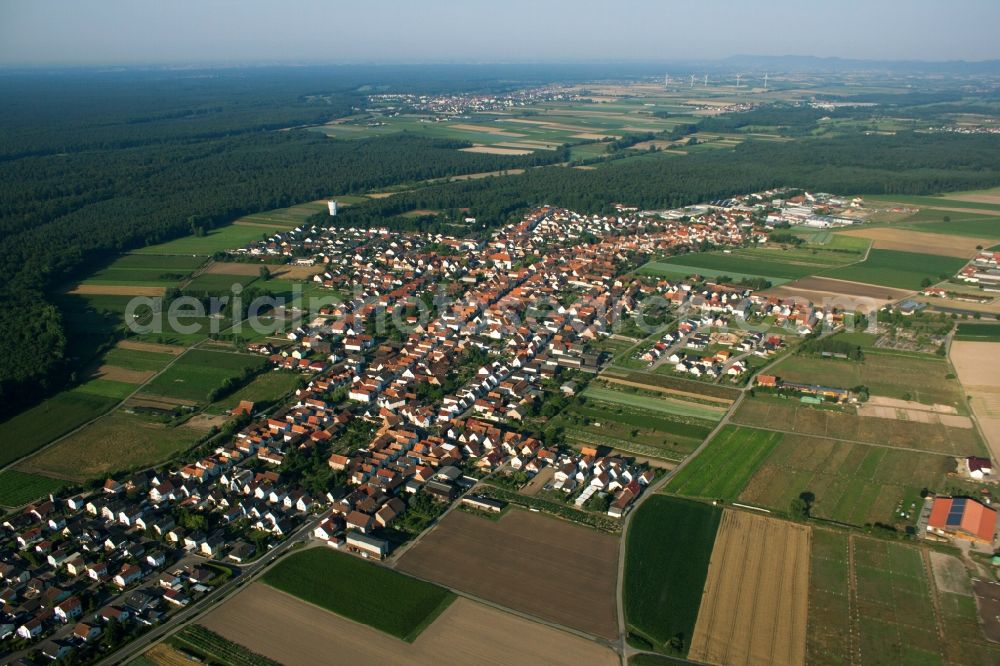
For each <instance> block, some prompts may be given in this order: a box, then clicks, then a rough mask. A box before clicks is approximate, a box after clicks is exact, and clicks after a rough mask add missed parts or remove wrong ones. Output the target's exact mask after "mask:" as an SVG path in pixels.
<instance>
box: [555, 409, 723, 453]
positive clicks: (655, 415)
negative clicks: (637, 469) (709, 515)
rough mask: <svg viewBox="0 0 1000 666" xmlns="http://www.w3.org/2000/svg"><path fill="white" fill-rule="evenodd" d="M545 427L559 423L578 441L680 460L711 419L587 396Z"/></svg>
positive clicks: (699, 439)
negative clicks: (676, 415)
mask: <svg viewBox="0 0 1000 666" xmlns="http://www.w3.org/2000/svg"><path fill="white" fill-rule="evenodd" d="M548 427H550V428H551V427H562V428H563V429H564V432H565V435H566V437H567V438H568V439H570V440H573V441H576V442H580V443H581V444H587V445H599V446H611V447H614V448H615V449H618V450H620V451H623V452H627V453H632V454H635V455H645V456H652V457H655V458H664V459H667V460H681V459H682V458H684V457H685V456H686V455H688V454H689V453H691V451H693V450H694V449H695V448H697V446H698V444H700V443H701V442H702V440H704V439H705V437H707V436H708V433H709V432H711V430H712V423H711V422H710V421H703V420H701V419H693V418H683V417H673V416H670V415H665V414H663V413H662V412H651V411H649V410H645V409H641V408H638V407H632V406H629V405H622V404H618V403H615V404H612V403H606V402H602V401H598V400H588V401H587V403H586V404H584V405H572V406H571V407H570V408H569V409H567V410H565V411H564V412H562V413H561V414H559V415H558V416H557V417H555V418H554V419H552V420H551V421H549V424H548Z"/></svg>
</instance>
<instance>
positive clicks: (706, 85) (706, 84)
mask: <svg viewBox="0 0 1000 666" xmlns="http://www.w3.org/2000/svg"><path fill="white" fill-rule="evenodd" d="M705 87H706V88H707V87H708V74H706V75H705Z"/></svg>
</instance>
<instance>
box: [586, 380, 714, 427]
mask: <svg viewBox="0 0 1000 666" xmlns="http://www.w3.org/2000/svg"><path fill="white" fill-rule="evenodd" d="M583 395H584V396H585V397H587V398H588V399H592V400H600V401H603V402H608V403H612V404H621V405H629V406H632V407H638V408H640V409H646V410H649V411H651V412H661V413H663V414H673V415H675V416H685V417H689V418H696V419H704V420H706V421H713V422H714V421H718V420H719V419H721V418H722V416H723V414H725V409H723V408H721V407H712V406H708V405H703V404H700V403H696V402H688V401H686V400H678V399H676V398H669V397H666V396H663V397H659V396H657V397H653V396H647V395H640V394H638V393H630V392H627V391H619V390H616V389H611V388H603V387H600V386H588V387H587V388H586V390H584V392H583Z"/></svg>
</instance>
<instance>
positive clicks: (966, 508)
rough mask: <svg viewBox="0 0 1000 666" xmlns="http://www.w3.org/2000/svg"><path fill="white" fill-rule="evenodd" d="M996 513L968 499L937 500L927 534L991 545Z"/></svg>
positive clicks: (950, 498)
mask: <svg viewBox="0 0 1000 666" xmlns="http://www.w3.org/2000/svg"><path fill="white" fill-rule="evenodd" d="M996 527H997V512H996V511H995V510H993V509H991V508H989V507H988V506H985V505H983V504H980V503H979V502H977V501H976V500H974V499H969V498H967V497H936V498H935V499H934V505H933V506H932V507H931V515H930V518H929V519H928V521H927V531H928V532H932V533H934V534H939V535H942V536H949V537H955V538H958V539H966V540H968V541H974V542H976V543H992V542H993V534H994V533H995V532H996Z"/></svg>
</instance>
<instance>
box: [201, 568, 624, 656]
mask: <svg viewBox="0 0 1000 666" xmlns="http://www.w3.org/2000/svg"><path fill="white" fill-rule="evenodd" d="M200 624H202V625H204V626H205V627H207V628H208V629H211V630H212V631H214V632H216V633H218V634H220V635H222V636H224V637H225V638H228V639H229V640H231V641H234V642H236V643H239V644H241V645H243V646H244V647H247V648H249V649H250V650H252V651H254V652H256V653H258V654H262V655H264V656H266V657H270V658H271V659H274V660H276V661H280V662H281V663H282V664H285V665H286V666H296V665H298V664H302V665H303V666H306V665H308V666H312V665H313V664H328V663H331V655H333V654H334V652H331V650H334V651H335V655H336V662H337V663H342V664H379V665H381V664H429V665H430V664H498V665H500V664H565V665H566V666H573V665H575V664H598V665H600V664H606V665H607V666H612V665H615V664H618V663H619V661H618V656H617V655H616V654H615V653H614V652H613V651H612V650H611V649H610V648H607V647H604V646H602V645H601V644H599V643H596V642H594V641H589V640H587V639H585V638H580V637H578V636H573V635H571V634H568V633H564V632H562V631H559V630H557V629H553V628H551V627H547V626H544V625H541V624H536V623H534V622H531V621H529V620H525V619H522V618H520V617H517V616H515V615H511V614H509V613H505V612H503V611H500V610H496V609H494V608H490V607H488V606H484V605H482V604H478V603H476V602H474V601H470V600H469V599H466V598H462V597H460V598H458V599H456V600H455V601H454V603H452V604H451V605H450V606H448V608H447V609H446V610H445V611H444V612H443V613H442V614H441V616H440V617H438V618H437V619H436V620H435V621H434V622H433V623H432V624H431V626H429V627H428V628H427V629H425V630H424V632H423V633H421V634H420V636H418V637H417V639H416V640H415V641H414V642H413V643H406V642H404V641H401V640H399V639H398V638H394V637H392V636H389V635H387V634H383V633H381V632H379V631H377V630H375V629H372V628H371V627H368V626H365V625H361V624H357V623H355V622H352V621H350V620H347V619H345V618H342V617H340V616H339V615H335V614H333V613H330V612H328V611H325V610H322V609H320V608H318V607H316V606H313V605H311V604H308V603H306V602H304V601H301V600H300V599H297V598H295V597H293V596H290V595H288V594H285V593H284V592H279V591H278V590H276V589H274V588H272V587H268V586H267V585H264V584H262V583H255V584H254V585H251V586H250V587H248V588H247V589H245V590H243V591H242V592H240V593H239V594H237V595H235V596H234V597H231V598H230V599H229V600H227V601H226V602H225V603H223V604H222V605H220V606H219V607H218V608H216V609H214V610H213V611H211V612H210V613H208V614H207V615H206V616H205V617H204V618H202V620H201V622H200Z"/></svg>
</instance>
